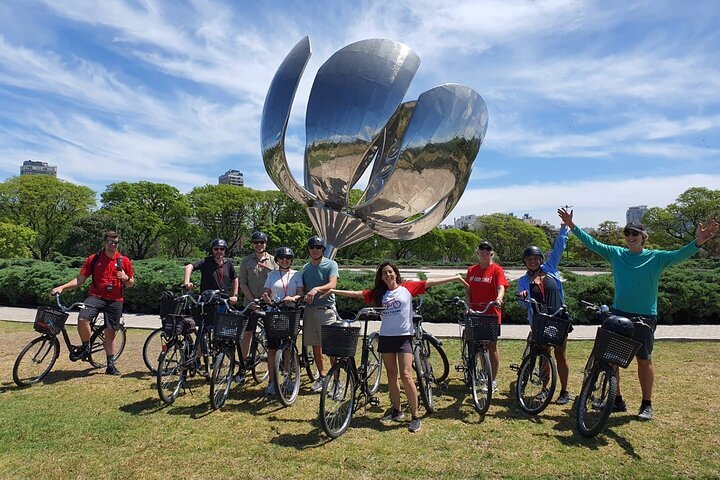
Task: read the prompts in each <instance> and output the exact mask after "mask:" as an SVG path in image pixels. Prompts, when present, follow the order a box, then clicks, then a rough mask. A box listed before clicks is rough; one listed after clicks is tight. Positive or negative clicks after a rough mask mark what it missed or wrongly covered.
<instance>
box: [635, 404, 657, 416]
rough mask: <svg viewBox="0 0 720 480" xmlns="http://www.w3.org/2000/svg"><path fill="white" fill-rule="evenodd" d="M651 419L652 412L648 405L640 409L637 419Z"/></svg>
mask: <svg viewBox="0 0 720 480" xmlns="http://www.w3.org/2000/svg"><path fill="white" fill-rule="evenodd" d="M652 417H653V411H652V407H651V406H650V405H645V406H644V407H640V411H639V412H638V418H639V419H640V420H652Z"/></svg>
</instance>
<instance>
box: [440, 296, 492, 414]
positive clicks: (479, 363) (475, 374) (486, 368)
mask: <svg viewBox="0 0 720 480" xmlns="http://www.w3.org/2000/svg"><path fill="white" fill-rule="evenodd" d="M445 303H449V304H452V305H455V306H459V307H462V308H463V311H464V312H465V313H464V315H463V318H462V319H461V320H460V321H459V324H460V330H461V331H460V337H461V338H462V351H461V354H460V357H461V359H462V364H461V365H457V366H456V367H455V370H456V371H458V372H463V375H464V381H465V384H466V385H467V386H469V387H470V392H471V393H472V399H473V406H474V407H475V410H476V411H477V412H478V413H479V414H480V415H485V414H486V413H487V411H488V409H489V408H490V401H491V400H492V394H493V378H492V366H491V364H490V353H489V352H488V348H487V346H488V344H489V343H490V342H496V341H497V339H498V337H499V336H500V324H499V323H498V317H497V315H487V311H488V310H489V309H490V307H492V306H493V305H497V304H496V303H495V302H490V303H488V304H487V305H486V306H485V308H484V309H483V310H482V311H475V310H471V309H470V308H469V307H468V306H467V304H466V303H465V301H464V300H462V299H461V298H460V297H453V298H452V299H450V300H447V301H446V302H445Z"/></svg>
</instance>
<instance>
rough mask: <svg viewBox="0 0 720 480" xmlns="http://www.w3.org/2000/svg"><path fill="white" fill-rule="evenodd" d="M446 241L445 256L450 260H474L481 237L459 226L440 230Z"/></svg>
mask: <svg viewBox="0 0 720 480" xmlns="http://www.w3.org/2000/svg"><path fill="white" fill-rule="evenodd" d="M440 232H441V233H442V235H443V241H444V243H445V256H446V257H447V259H448V261H450V262H473V261H474V260H475V251H476V250H477V246H478V244H479V243H480V238H479V237H478V236H477V235H475V234H474V233H472V232H469V231H464V230H460V229H457V228H448V229H446V230H440Z"/></svg>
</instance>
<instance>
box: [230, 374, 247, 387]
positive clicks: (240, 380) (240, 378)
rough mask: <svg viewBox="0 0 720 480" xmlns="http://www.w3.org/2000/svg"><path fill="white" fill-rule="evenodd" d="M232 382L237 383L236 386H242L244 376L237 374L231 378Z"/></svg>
mask: <svg viewBox="0 0 720 480" xmlns="http://www.w3.org/2000/svg"><path fill="white" fill-rule="evenodd" d="M233 382H235V383H237V384H238V385H242V384H243V383H245V375H242V374H240V373H238V374H237V375H235V376H234V377H233Z"/></svg>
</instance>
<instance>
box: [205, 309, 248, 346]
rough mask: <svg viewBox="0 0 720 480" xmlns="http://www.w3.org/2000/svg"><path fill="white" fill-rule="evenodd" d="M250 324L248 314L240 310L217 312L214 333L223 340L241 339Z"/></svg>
mask: <svg viewBox="0 0 720 480" xmlns="http://www.w3.org/2000/svg"><path fill="white" fill-rule="evenodd" d="M247 324H248V317H247V315H241V314H240V313H238V312H222V313H220V312H216V313H215V322H214V323H213V334H214V335H215V338H218V339H221V340H237V341H239V340H240V339H241V337H242V336H243V333H245V328H246V327H247Z"/></svg>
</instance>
